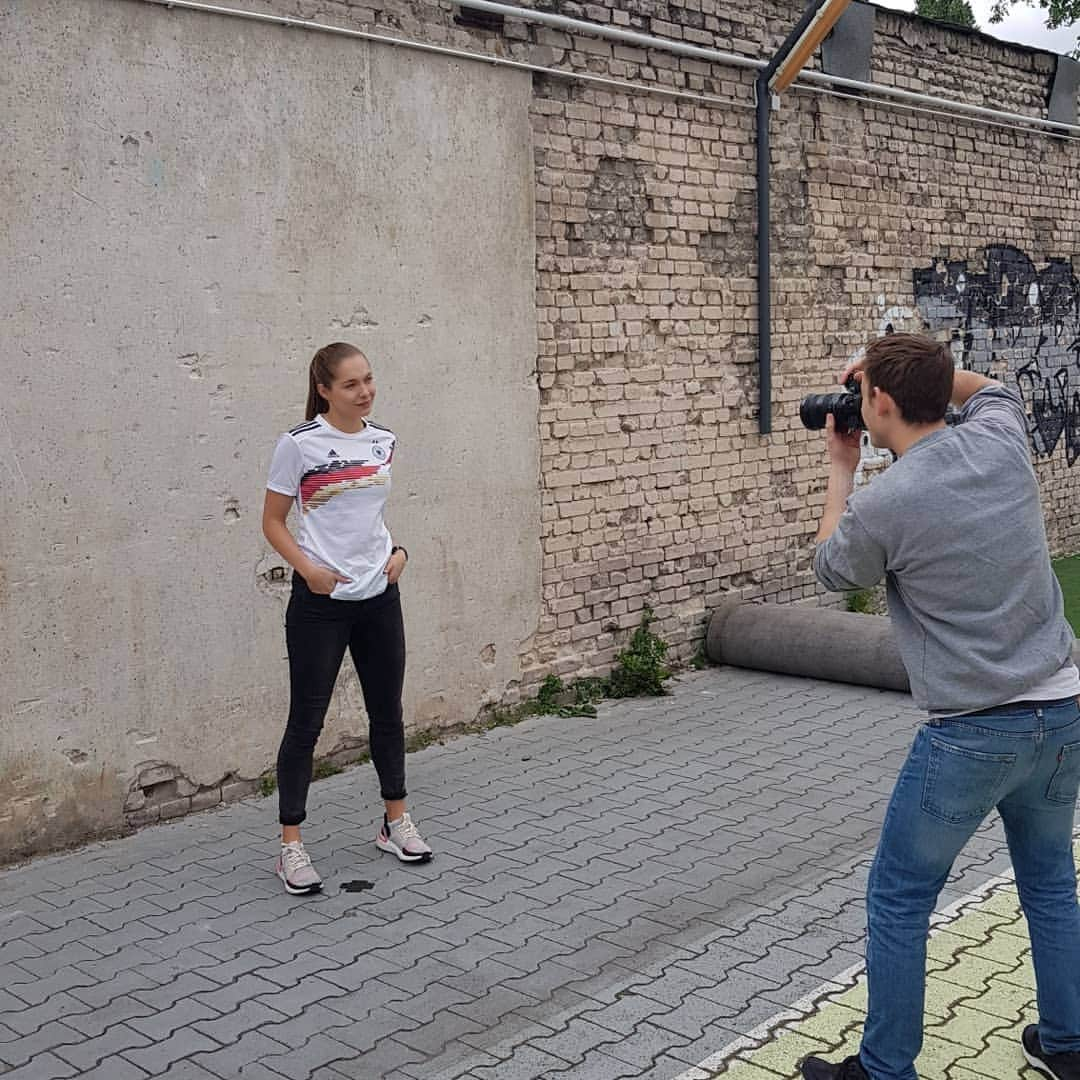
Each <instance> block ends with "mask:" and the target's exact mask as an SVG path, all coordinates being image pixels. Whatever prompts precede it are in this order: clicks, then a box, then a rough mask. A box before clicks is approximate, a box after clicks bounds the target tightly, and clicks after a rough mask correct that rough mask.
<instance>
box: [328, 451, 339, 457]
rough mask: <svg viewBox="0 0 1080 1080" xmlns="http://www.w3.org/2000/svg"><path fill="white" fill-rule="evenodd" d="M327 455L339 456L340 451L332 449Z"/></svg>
mask: <svg viewBox="0 0 1080 1080" xmlns="http://www.w3.org/2000/svg"><path fill="white" fill-rule="evenodd" d="M326 456H327V457H337V456H338V452H337V451H336V450H331V451H330V453H329V454H327V455H326Z"/></svg>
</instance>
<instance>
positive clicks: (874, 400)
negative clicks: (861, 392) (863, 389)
mask: <svg viewBox="0 0 1080 1080" xmlns="http://www.w3.org/2000/svg"><path fill="white" fill-rule="evenodd" d="M869 391H870V408H871V409H872V410H873V412H874V415H875V416H889V415H890V414H892V415H898V414H899V411H900V410H899V409H897V407H896V401H895V400H894V399H893V396H892V394H890V393H888V392H887V391H885V390H882V389H881V388H880V387H878V386H871V387H869Z"/></svg>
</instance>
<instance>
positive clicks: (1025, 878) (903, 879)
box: [859, 700, 1080, 1080]
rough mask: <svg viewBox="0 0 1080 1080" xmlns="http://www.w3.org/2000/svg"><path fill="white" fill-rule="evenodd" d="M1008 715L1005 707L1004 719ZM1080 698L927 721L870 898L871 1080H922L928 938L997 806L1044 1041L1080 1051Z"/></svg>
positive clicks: (898, 796) (900, 787)
mask: <svg viewBox="0 0 1080 1080" xmlns="http://www.w3.org/2000/svg"><path fill="white" fill-rule="evenodd" d="M1006 708H1008V709H1009V711H1004V710H1005V709H1006ZM1078 788H1080V706H1078V704H1077V702H1076V701H1073V700H1069V701H1066V702H1059V703H1051V704H1048V705H1046V706H1041V707H1034V706H1028V707H1025V708H1017V709H1016V710H1015V711H1013V710H1012V708H1011V707H1006V706H1002V711H996V712H994V713H993V714H992V715H989V716H987V715H982V716H972V717H954V718H949V719H945V720H931V721H930V722H928V723H927V724H925V725H924V726H923V727H922V728H921V729H920V730H919V733H918V734H917V735H916V737H915V742H914V744H913V745H912V747H911V752H910V754H909V755H908V759H907V761H906V762H905V763H904V767H903V769H902V770H901V771H900V776H899V778H898V779H897V781H896V787H895V789H894V791H893V795H892V800H891V801H890V803H889V809H888V811H887V812H886V814H885V822H884V824H883V825H882V829H881V839H880V841H879V843H878V850H877V855H876V856H875V857H874V864H873V867H872V869H871V871H870V883H869V889H868V893H867V921H868V942H867V948H866V965H867V976H868V981H869V991H870V1002H869V1009H868V1014H867V1019H866V1027H865V1029H864V1032H863V1039H862V1046H861V1048H860V1051H859V1056H860V1059H861V1061H862V1065H863V1068H864V1069H866V1071H867V1072H868V1073H869V1074H870V1077H871V1080H917V1074H916V1072H915V1058H916V1057H918V1054H919V1051H920V1049H921V1048H922V1038H923V1006H924V998H925V994H926V939H927V935H928V932H929V927H930V915H931V913H932V912H933V910H934V908H935V906H936V904H937V898H938V894H939V893H940V892H941V889H942V886H943V885H944V884H945V881H946V879H947V878H948V876H949V871H950V870H951V869H952V864H953V861H954V860H955V858H956V856H957V855H958V854H959V853H960V849H961V848H962V847H963V846H964V844H966V843H967V841H968V840H969V839H970V837H971V835H972V834H973V833H974V832H975V830H976V829H977V828H978V827H979V825H980V824H981V823H982V821H983V820H984V819H985V818H986V816H987V815H988V814H989V813H990V811H991V810H993V809H994V807H995V806H996V807H997V809H998V812H999V813H1000V814H1001V818H1002V821H1003V822H1004V825H1005V834H1006V837H1007V838H1008V843H1009V854H1010V855H1011V857H1012V864H1013V868H1014V869H1015V871H1016V883H1017V887H1018V889H1019V892H1020V902H1021V904H1022V905H1023V908H1024V914H1025V915H1026V916H1027V921H1028V932H1029V933H1030V935H1031V949H1032V959H1033V961H1034V964H1035V980H1036V984H1037V986H1038V1004H1039V1037H1040V1038H1041V1040H1042V1045H1043V1047H1044V1048H1045V1049H1046V1050H1047V1051H1049V1052H1050V1053H1062V1052H1065V1051H1072V1050H1080V907H1078V905H1077V897H1076V866H1075V863H1074V860H1073V847H1072V844H1073V818H1074V814H1075V810H1076V799H1077V789H1078Z"/></svg>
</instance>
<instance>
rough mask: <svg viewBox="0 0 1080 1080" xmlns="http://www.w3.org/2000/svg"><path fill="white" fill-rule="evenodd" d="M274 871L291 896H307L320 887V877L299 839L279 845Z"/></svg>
mask: <svg viewBox="0 0 1080 1080" xmlns="http://www.w3.org/2000/svg"><path fill="white" fill-rule="evenodd" d="M274 872H275V873H276V874H277V876H278V877H279V878H281V880H282V881H283V882H284V883H285V891H286V892H288V893H292V895H293V896H308V895H310V894H311V893H317V892H318V891H319V890H320V889H321V888H322V878H321V877H319V875H318V873H317V872H316V870H315V867H314V866H312V865H311V856H310V855H309V854H308V853H307V852H306V851H305V850H304V845H303V844H301V843H300V841H299V840H293V841H292V842H291V843H289V844H282V845H281V854H280V855H279V856H278V861H277V866H276V867H275V868H274Z"/></svg>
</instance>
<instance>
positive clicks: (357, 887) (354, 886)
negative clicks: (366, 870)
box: [341, 881, 375, 892]
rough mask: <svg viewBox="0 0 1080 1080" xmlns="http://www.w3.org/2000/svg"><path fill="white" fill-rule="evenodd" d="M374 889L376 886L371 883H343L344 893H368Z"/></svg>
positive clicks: (342, 889)
mask: <svg viewBox="0 0 1080 1080" xmlns="http://www.w3.org/2000/svg"><path fill="white" fill-rule="evenodd" d="M374 888H375V884H374V882H371V881H343V882H342V883H341V891H342V892H366V891H367V890H368V889H374Z"/></svg>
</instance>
